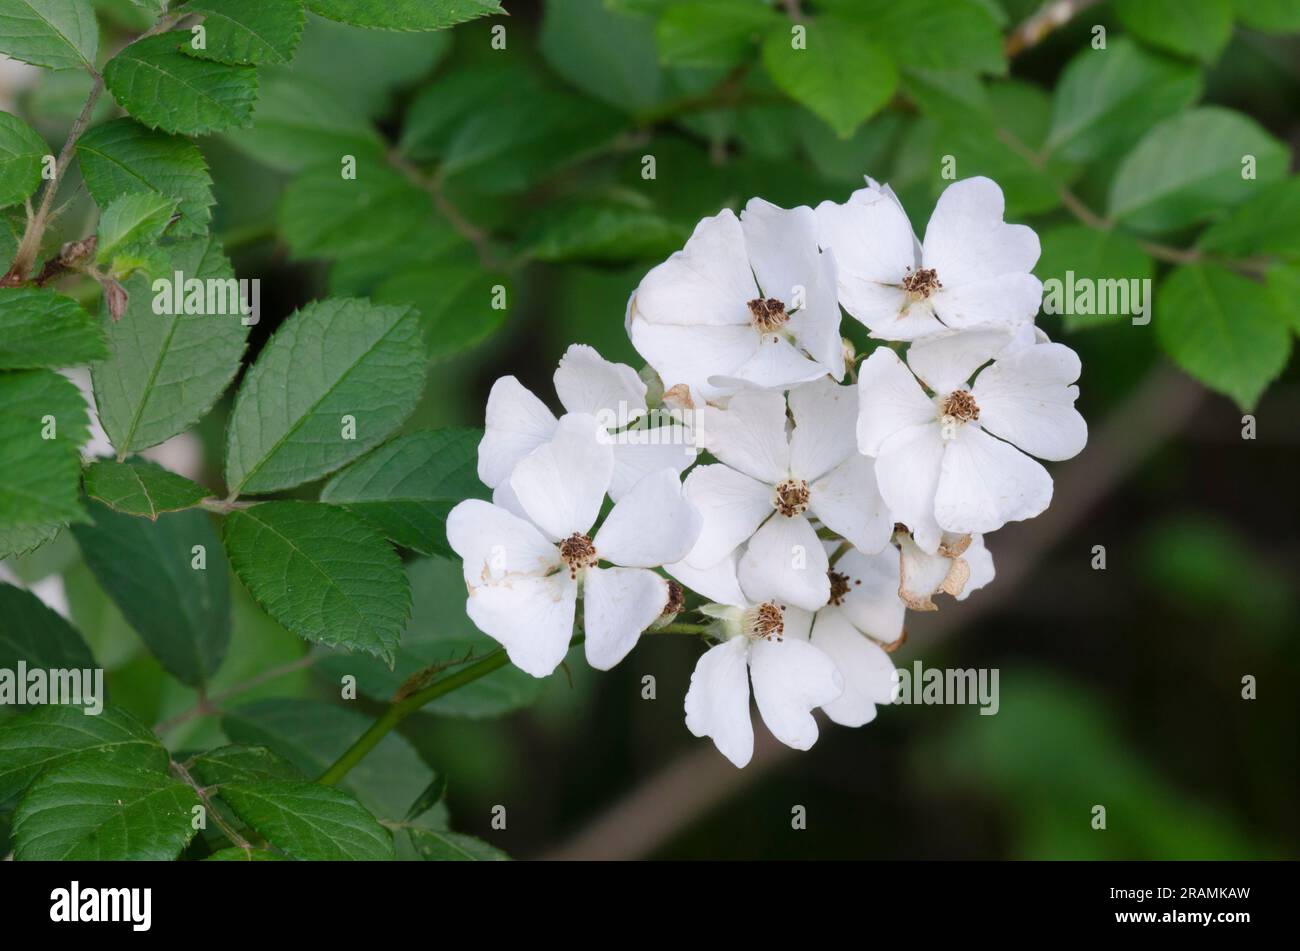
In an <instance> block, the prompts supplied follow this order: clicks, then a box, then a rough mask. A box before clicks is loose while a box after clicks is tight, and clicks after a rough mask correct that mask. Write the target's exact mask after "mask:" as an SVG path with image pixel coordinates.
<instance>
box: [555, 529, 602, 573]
mask: <svg viewBox="0 0 1300 951" xmlns="http://www.w3.org/2000/svg"><path fill="white" fill-rule="evenodd" d="M560 558H561V560H563V561H564V563H565V564H566V565H568V566H569V577H570V578H576V577H578V572H579V571H580V570H581V569H583V568H594V567H596V562H597V561H598V559H597V558H596V546H595V545H593V544H592V543H591V539H590V538H589V537H588V536H586V535H582V534H580V533H578V532H574V533H573V534H572V535H570V536H569V537H568V538H566V539H565V540H564V541H562V542H560Z"/></svg>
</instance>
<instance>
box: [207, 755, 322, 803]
mask: <svg viewBox="0 0 1300 951" xmlns="http://www.w3.org/2000/svg"><path fill="white" fill-rule="evenodd" d="M189 770H190V773H191V774H192V775H194V776H195V777H196V778H197V779H198V780H199V781H200V782H202V783H203V785H204V787H205V788H212V787H220V786H224V785H225V784H226V783H244V784H249V783H264V782H276V781H279V780H286V779H287V780H302V779H303V778H304V777H303V775H302V771H301V770H299V769H298V767H296V766H294V765H293V764H292V763H290V762H289V761H288V760H287V759H284V758H283V757H282V756H279V755H278V754H276V753H273V752H271V751H270V750H268V749H267V748H266V747H264V746H220V747H218V748H217V749H215V750H209V751H208V752H206V753H200V754H199V755H198V756H196V757H194V759H193V761H192V762H191V763H190V764H189ZM218 794H219V791H218Z"/></svg>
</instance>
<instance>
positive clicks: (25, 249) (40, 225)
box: [0, 13, 181, 287]
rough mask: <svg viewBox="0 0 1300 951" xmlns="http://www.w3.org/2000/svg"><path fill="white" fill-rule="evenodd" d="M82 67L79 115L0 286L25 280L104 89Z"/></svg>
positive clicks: (165, 22)
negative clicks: (86, 80)
mask: <svg viewBox="0 0 1300 951" xmlns="http://www.w3.org/2000/svg"><path fill="white" fill-rule="evenodd" d="M180 18H181V15H180V14H176V13H170V14H167V15H165V16H163V17H161V18H159V20H158V22H157V23H155V24H154V25H153V26H151V27H150V28H149V29H147V30H145V31H144V32H143V33H141V34H140V36H139V37H137V39H138V40H142V39H144V38H145V37H147V36H154V35H155V34H158V33H162V32H164V31H166V30H169V29H171V28H172V26H173V25H175V23H176V21H177V20H179V19H180ZM86 69H87V71H88V72H89V73H90V75H91V76H92V77H93V79H94V82H93V83H92V84H91V86H90V94H89V95H88V96H87V97H86V104H85V106H83V107H82V109H81V114H80V115H79V116H77V119H76V121H75V122H73V123H72V128H71V129H69V130H68V138H67V139H66V140H65V141H64V143H63V148H61V149H60V150H59V155H58V158H57V159H55V162H54V177H53V178H52V179H50V180H49V181H47V182H46V183H45V188H44V189H43V190H42V192H41V203H40V205H39V206H38V207H37V209H36V213H35V214H33V215H31V216H29V218H28V219H27V229H26V230H25V231H24V232H23V238H22V241H21V242H19V244H18V250H17V252H15V254H14V260H13V264H12V265H11V266H10V268H9V272H8V273H7V274H5V275H4V277H0V287H13V286H15V285H18V284H21V283H23V282H24V281H26V280H27V279H28V277H29V275H30V272H31V269H32V265H33V264H35V263H36V255H37V254H39V253H40V249H41V241H42V240H43V239H44V237H45V229H46V227H47V226H48V225H49V223H50V219H51V215H50V209H51V208H52V207H53V205H54V196H55V194H56V193H57V192H58V190H59V185H60V184H61V183H62V182H63V173H64V172H65V171H66V170H67V168H68V165H69V163H70V162H71V161H72V154H73V151H74V149H75V148H76V145H77V140H78V139H80V138H81V134H82V133H83V132H85V131H86V128H87V126H89V125H90V119H91V116H92V115H93V114H94V111H95V103H97V102H98V101H99V97H100V95H101V94H103V92H104V77H103V76H102V75H101V74H100V72H99V71H98V70H96V69H95V68H94V67H92V66H87V67H86ZM29 207H30V206H29Z"/></svg>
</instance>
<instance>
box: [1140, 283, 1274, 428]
mask: <svg viewBox="0 0 1300 951" xmlns="http://www.w3.org/2000/svg"><path fill="white" fill-rule="evenodd" d="M1155 327H1156V337H1157V338H1158V339H1159V341H1160V345H1161V347H1163V348H1164V350H1165V352H1166V353H1168V354H1169V356H1170V357H1172V358H1173V360H1174V362H1175V363H1177V364H1178V365H1179V366H1180V367H1182V368H1183V369H1184V370H1186V371H1187V372H1188V373H1189V374H1191V375H1192V376H1193V377H1195V378H1196V379H1197V380H1199V381H1200V382H1202V383H1204V384H1205V385H1206V386H1208V387H1209V388H1210V389H1212V390H1215V391H1216V392H1219V393H1223V394H1225V395H1227V396H1230V397H1232V399H1233V400H1234V401H1235V402H1236V403H1237V405H1238V406H1240V407H1241V408H1242V409H1243V410H1245V411H1249V410H1250V409H1252V408H1253V407H1254V405H1255V403H1256V401H1257V400H1258V399H1259V397H1260V394H1261V393H1263V392H1264V390H1265V389H1266V388H1267V387H1268V384H1269V383H1270V382H1272V381H1273V380H1274V379H1276V377H1277V376H1278V374H1280V373H1281V372H1282V369H1283V368H1284V367H1285V366H1286V361H1287V356H1288V354H1289V353H1290V350H1291V341H1290V334H1289V333H1288V328H1287V326H1286V324H1285V323H1284V322H1283V321H1282V320H1281V319H1280V318H1279V317H1278V315H1277V314H1276V312H1275V311H1274V309H1273V305H1272V301H1271V300H1270V298H1269V294H1268V292H1267V291H1266V290H1265V288H1264V287H1263V286H1262V285H1260V284H1257V283H1255V282H1254V281H1250V280H1247V279H1246V278H1244V277H1241V276H1240V275H1237V274H1234V273H1233V272H1232V271H1229V270H1226V269H1224V268H1221V267H1216V266H1213V265H1208V264H1204V265H1203V264H1197V265H1191V266H1187V267H1180V268H1177V269H1175V270H1174V272H1173V273H1172V274H1171V275H1170V276H1169V277H1168V278H1167V279H1166V280H1165V282H1164V283H1163V284H1161V285H1160V290H1159V292H1158V294H1157V296H1156V310H1155Z"/></svg>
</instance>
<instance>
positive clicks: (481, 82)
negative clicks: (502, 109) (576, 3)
mask: <svg viewBox="0 0 1300 951" xmlns="http://www.w3.org/2000/svg"><path fill="white" fill-rule="evenodd" d="M549 9H551V8H549V7H548V10H549ZM536 82H537V77H536V76H535V75H534V74H532V73H531V72H529V71H528V70H527V69H525V68H524V67H523V66H522V65H520V64H519V63H517V62H515V61H514V60H506V61H505V62H503V63H502V64H501V65H499V66H498V65H495V64H487V63H478V64H476V63H471V64H468V65H466V66H465V67H464V68H463V69H458V70H453V71H451V72H449V73H446V74H445V75H440V76H439V77H438V78H437V79H436V80H434V81H433V82H432V83H430V84H429V85H427V86H425V87H424V88H423V89H422V90H420V92H419V94H418V95H416V97H415V99H414V100H412V102H411V105H410V107H409V108H408V109H407V110H406V114H405V116H403V119H402V137H401V141H400V143H399V144H400V147H401V150H402V151H403V152H404V153H405V154H406V155H408V156H410V157H411V158H413V159H418V160H425V159H434V158H438V157H439V156H441V155H442V154H443V153H444V152H445V151H446V148H447V145H448V143H449V142H450V141H451V139H452V136H453V135H454V134H455V133H456V132H457V130H458V129H459V128H460V127H461V126H462V125H464V123H465V122H466V120H467V119H468V118H469V117H470V116H472V115H474V114H476V113H477V112H479V111H481V110H483V109H488V108H491V107H492V106H494V105H496V104H499V103H501V102H504V101H505V100H507V99H508V98H509V96H511V95H514V94H515V93H517V92H518V91H519V90H522V89H527V88H529V87H530V86H532V85H534V84H535V83H536Z"/></svg>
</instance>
